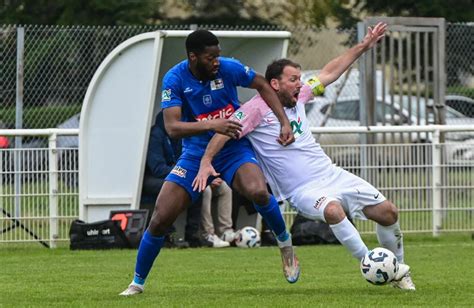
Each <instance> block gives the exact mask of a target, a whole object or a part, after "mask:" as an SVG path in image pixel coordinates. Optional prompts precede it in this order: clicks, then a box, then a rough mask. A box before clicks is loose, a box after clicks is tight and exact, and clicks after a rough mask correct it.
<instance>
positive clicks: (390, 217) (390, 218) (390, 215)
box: [387, 201, 398, 225]
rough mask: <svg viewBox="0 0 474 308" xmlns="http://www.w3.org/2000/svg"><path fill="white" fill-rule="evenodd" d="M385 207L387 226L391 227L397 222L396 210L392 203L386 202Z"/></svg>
mask: <svg viewBox="0 0 474 308" xmlns="http://www.w3.org/2000/svg"><path fill="white" fill-rule="evenodd" d="M388 203H389V204H388V206H387V224H388V225H393V224H394V223H396V222H397V221H398V208H397V207H396V206H395V204H393V203H392V202H390V201H389V202H388Z"/></svg>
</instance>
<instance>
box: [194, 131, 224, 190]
mask: <svg viewBox="0 0 474 308" xmlns="http://www.w3.org/2000/svg"><path fill="white" fill-rule="evenodd" d="M229 140H230V137H229V136H226V135H221V134H215V135H214V136H213V137H212V139H211V141H210V142H209V143H208V145H207V147H206V152H205V153H204V155H203V157H202V158H201V164H200V166H199V172H198V174H197V175H196V177H195V178H194V181H193V190H194V191H196V190H197V191H199V192H201V191H204V189H206V186H207V179H208V178H209V177H210V176H219V175H220V174H219V173H217V172H216V170H214V167H212V159H213V158H214V156H216V154H217V153H219V151H220V150H221V149H222V148H223V147H224V145H225V144H226V142H227V141H229Z"/></svg>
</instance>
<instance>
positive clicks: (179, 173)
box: [171, 166, 188, 178]
mask: <svg viewBox="0 0 474 308" xmlns="http://www.w3.org/2000/svg"><path fill="white" fill-rule="evenodd" d="M187 172H188V170H186V169H184V168H182V167H180V166H174V168H173V170H171V173H172V174H176V175H177V176H179V177H180V178H185V177H186V173H187Z"/></svg>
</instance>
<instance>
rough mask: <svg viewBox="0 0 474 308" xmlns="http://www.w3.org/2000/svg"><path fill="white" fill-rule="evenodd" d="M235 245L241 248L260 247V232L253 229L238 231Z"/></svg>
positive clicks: (247, 228)
mask: <svg viewBox="0 0 474 308" xmlns="http://www.w3.org/2000/svg"><path fill="white" fill-rule="evenodd" d="M235 245H237V247H241V248H254V247H260V232H258V230H257V229H255V228H253V227H244V228H242V229H240V230H239V231H238V233H237V236H236V238H235Z"/></svg>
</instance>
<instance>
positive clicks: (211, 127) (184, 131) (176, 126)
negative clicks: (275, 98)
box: [163, 106, 242, 138]
mask: <svg viewBox="0 0 474 308" xmlns="http://www.w3.org/2000/svg"><path fill="white" fill-rule="evenodd" d="M163 116H164V120H165V127H166V131H167V132H168V135H169V136H170V137H171V138H183V137H189V136H194V135H199V134H202V133H205V132H208V131H215V132H216V133H219V134H223V135H226V136H229V137H231V138H237V137H238V136H239V134H240V131H241V130H242V124H240V123H239V122H237V121H234V120H229V119H214V120H207V121H200V122H183V121H181V107H179V106H176V107H170V108H166V109H164V110H163Z"/></svg>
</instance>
